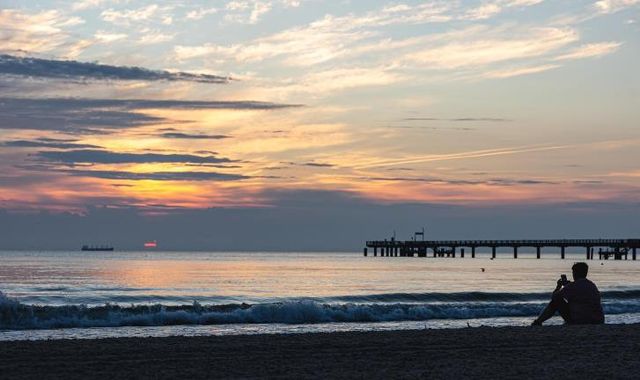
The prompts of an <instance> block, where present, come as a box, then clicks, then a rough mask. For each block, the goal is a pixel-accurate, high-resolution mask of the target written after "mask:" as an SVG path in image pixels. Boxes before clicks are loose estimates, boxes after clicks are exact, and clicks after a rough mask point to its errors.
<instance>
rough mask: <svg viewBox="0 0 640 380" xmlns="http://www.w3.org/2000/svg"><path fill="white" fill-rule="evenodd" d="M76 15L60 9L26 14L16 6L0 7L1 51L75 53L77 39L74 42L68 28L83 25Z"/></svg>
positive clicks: (68, 54) (72, 54)
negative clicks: (65, 13) (66, 13)
mask: <svg viewBox="0 0 640 380" xmlns="http://www.w3.org/2000/svg"><path fill="white" fill-rule="evenodd" d="M83 23H84V20H83V19H82V18H80V17H76V16H67V15H64V14H63V13H61V12H59V11H57V10H47V11H40V12H35V13H31V14H29V13H26V12H23V11H21V10H17V9H0V40H1V41H2V44H1V45H0V51H1V52H15V51H20V52H25V51H26V52H30V53H33V52H37V53H43V52H51V51H53V50H57V51H58V52H60V53H61V54H62V55H67V56H75V55H77V54H78V53H79V51H80V50H81V49H80V50H78V49H79V45H78V42H80V43H82V42H83V41H75V42H73V41H71V38H70V34H69V32H67V29H68V28H70V27H73V26H76V25H80V24H83Z"/></svg>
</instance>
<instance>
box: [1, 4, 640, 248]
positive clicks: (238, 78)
mask: <svg viewBox="0 0 640 380" xmlns="http://www.w3.org/2000/svg"><path fill="white" fill-rule="evenodd" d="M639 32H640V0H599V1H595V0H584V1H583V0H575V1H574V0H572V1H563V0H481V1H455V0H454V1H320V0H271V1H264V0H248V1H189V2H183V1H163V2H159V1H133V0H82V1H37V2H36V1H29V2H25V1H7V0H0V227H1V228H2V230H3V231H5V232H4V236H1V235H0V236H1V239H0V248H4V249H47V248H52V249H72V248H73V249H75V248H77V247H79V246H80V245H81V244H88V243H89V244H90V243H109V244H114V245H116V246H117V247H120V248H123V249H136V248H140V247H141V246H142V243H143V242H144V241H145V240H158V242H159V246H160V247H163V248H166V249H187V250H188V249H238V250H353V249H359V248H360V247H361V246H362V245H363V242H364V240H365V239H370V240H372V239H377V238H383V237H387V236H390V235H391V234H392V233H393V231H396V232H397V233H398V235H399V238H407V237H408V236H411V234H412V232H413V231H414V230H419V229H420V228H422V227H425V226H426V229H427V238H433V239H438V238H490V239H495V238H509V237H516V238H538V237H601V236H602V237H633V236H640V228H638V227H639V224H640V219H639V218H638V217H637V215H640V213H639V211H640V207H639V206H640V166H639V162H640V128H639V127H640V126H639V125H638V121H639V120H640V107H639V106H640V75H638V69H637V64H638V62H640V33H639Z"/></svg>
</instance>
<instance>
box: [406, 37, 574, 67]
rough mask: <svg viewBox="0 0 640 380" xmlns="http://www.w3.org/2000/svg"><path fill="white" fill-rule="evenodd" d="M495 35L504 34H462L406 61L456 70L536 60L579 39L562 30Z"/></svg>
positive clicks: (416, 53) (418, 52)
mask: <svg viewBox="0 0 640 380" xmlns="http://www.w3.org/2000/svg"><path fill="white" fill-rule="evenodd" d="M495 32H505V31H504V30H502V31H500V30H495V31H493V32H492V31H486V32H485V33H476V34H475V35H471V34H467V33H463V34H461V35H460V36H459V37H460V38H457V39H454V40H447V42H446V43H444V44H442V45H440V46H432V47H428V48H425V49H422V50H420V51H417V52H414V53H409V54H407V56H406V59H408V60H410V61H414V62H416V63H419V64H422V65H428V67H429V68H434V69H459V68H465V67H474V66H485V65H489V64H492V63H498V62H505V61H511V60H516V59H522V58H530V57H538V56H542V55H545V54H547V53H550V52H552V51H554V50H556V49H559V48H561V47H563V46H566V45H568V44H570V43H572V42H575V41H576V40H578V34H577V32H576V31H574V30H572V29H564V28H552V27H547V28H528V29H526V32H524V33H523V31H516V30H513V31H511V33H509V35H508V37H507V36H505V35H499V34H500V33H498V35H496V36H491V34H493V33H495Z"/></svg>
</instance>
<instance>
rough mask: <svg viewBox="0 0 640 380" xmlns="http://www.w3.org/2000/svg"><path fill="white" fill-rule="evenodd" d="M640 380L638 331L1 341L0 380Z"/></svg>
mask: <svg viewBox="0 0 640 380" xmlns="http://www.w3.org/2000/svg"><path fill="white" fill-rule="evenodd" d="M132 377H135V378H340V377H347V378H367V379H369V378H449V379H461V378H494V379H495V378H518V379H522V378H539V379H541V378H570V379H597V378H602V379H605V378H606V379H622V378H627V379H632V378H634V379H639V378H640V325H605V326H551V327H531V328H524V327H507V328H485V327H482V328H468V329H458V330H418V331H391V332H365V333H334V334H300V335H254V336H227V337H175V338H124V339H102V340H58V341H34V342H26V341H22V342H0V378H3V379H19V378H39V379H45V378H47V379H48V378H65V379H68V378H110V379H116V378H132Z"/></svg>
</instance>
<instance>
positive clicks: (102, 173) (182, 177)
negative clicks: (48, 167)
mask: <svg viewBox="0 0 640 380" xmlns="http://www.w3.org/2000/svg"><path fill="white" fill-rule="evenodd" d="M57 171H58V172H63V173H66V174H69V175H72V176H76V177H91V178H102V179H113V180H133V181H141V180H153V181H239V180H243V179H248V178H250V177H248V176H244V175H240V174H228V173H216V172H152V173H134V172H129V171H115V170H57Z"/></svg>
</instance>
